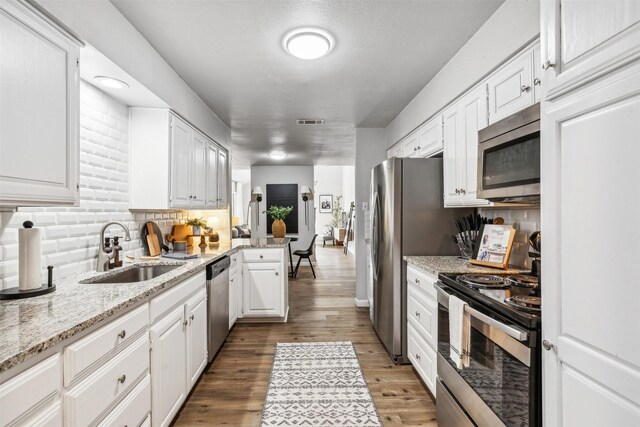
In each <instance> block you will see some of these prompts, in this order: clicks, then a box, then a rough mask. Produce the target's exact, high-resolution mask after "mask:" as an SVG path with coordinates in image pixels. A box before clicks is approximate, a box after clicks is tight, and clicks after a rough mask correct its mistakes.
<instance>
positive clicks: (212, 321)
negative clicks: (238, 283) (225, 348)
mask: <svg viewBox="0 0 640 427" xmlns="http://www.w3.org/2000/svg"><path fill="white" fill-rule="evenodd" d="M230 265H231V261H230V260H229V257H228V256H225V257H222V258H220V259H218V260H216V261H214V262H212V263H211V264H209V265H207V301H208V304H209V307H208V310H207V331H208V333H209V347H208V350H209V362H211V361H212V360H213V358H214V357H215V355H216V353H218V350H220V347H222V344H223V343H224V340H225V339H226V338H227V335H228V334H229V266H230Z"/></svg>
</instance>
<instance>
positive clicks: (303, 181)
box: [251, 166, 315, 262]
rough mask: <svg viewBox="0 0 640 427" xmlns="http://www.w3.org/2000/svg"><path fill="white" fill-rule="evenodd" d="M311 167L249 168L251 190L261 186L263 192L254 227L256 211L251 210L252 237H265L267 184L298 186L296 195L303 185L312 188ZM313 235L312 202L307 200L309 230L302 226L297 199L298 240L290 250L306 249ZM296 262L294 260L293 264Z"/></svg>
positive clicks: (302, 206)
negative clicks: (256, 224) (257, 223)
mask: <svg viewBox="0 0 640 427" xmlns="http://www.w3.org/2000/svg"><path fill="white" fill-rule="evenodd" d="M313 179H314V178H313V166H251V188H255V187H256V186H261V187H262V191H264V192H265V194H264V196H263V200H262V202H261V203H260V212H259V214H260V225H259V227H256V226H255V223H256V220H255V218H256V217H255V214H256V213H257V212H256V211H257V209H253V210H254V212H253V213H252V216H251V218H252V223H251V234H252V236H253V237H264V236H266V235H267V221H271V219H270V218H268V217H267V216H266V214H263V213H262V211H264V210H265V209H267V206H266V202H267V195H266V191H267V184H298V193H299V192H300V188H301V187H302V186H303V185H307V186H309V187H312V186H313ZM314 234H315V216H314V200H309V229H307V227H306V226H305V225H304V202H303V201H302V196H301V195H300V194H299V197H298V238H299V240H298V241H297V242H293V243H292V244H291V249H292V250H296V249H306V248H308V247H309V243H311V239H312V238H313V235H314ZM295 261H296V260H294V262H295Z"/></svg>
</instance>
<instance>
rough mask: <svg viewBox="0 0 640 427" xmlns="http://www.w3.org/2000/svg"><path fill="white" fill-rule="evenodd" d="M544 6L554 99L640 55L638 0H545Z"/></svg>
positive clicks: (547, 76) (545, 57)
mask: <svg viewBox="0 0 640 427" xmlns="http://www.w3.org/2000/svg"><path fill="white" fill-rule="evenodd" d="M540 9H541V34H542V58H541V61H542V64H545V63H547V64H549V67H548V68H547V71H546V72H545V75H544V81H545V88H546V90H547V97H548V98H549V99H552V98H555V97H557V96H560V95H562V94H563V93H567V92H568V91H570V90H573V89H575V88H578V87H580V86H582V85H584V84H585V83H586V82H588V81H590V80H593V79H594V78H597V77H599V76H603V75H606V74H607V73H609V72H611V71H612V70H615V69H616V68H620V67H621V66H623V65H624V64H628V63H630V62H632V61H634V60H636V59H637V58H638V57H640V25H638V22H640V2H638V1H637V0H616V1H597V0H583V1H572V0H552V1H543V2H540ZM547 61H548V62H547Z"/></svg>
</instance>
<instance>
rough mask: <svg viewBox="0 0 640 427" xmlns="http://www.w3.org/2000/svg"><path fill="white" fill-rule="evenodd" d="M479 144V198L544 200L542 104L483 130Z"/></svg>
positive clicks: (510, 200) (525, 200)
mask: <svg viewBox="0 0 640 427" xmlns="http://www.w3.org/2000/svg"><path fill="white" fill-rule="evenodd" d="M478 141H479V142H478V144H479V145H478V197H479V198H481V199H488V200H493V201H499V202H535V201H538V200H539V199H540V104H535V105H532V106H531V107H529V108H526V109H524V110H522V111H519V112H518V113H516V114H514V115H512V116H509V117H507V118H505V119H503V120H500V121H499V122H496V123H494V124H492V125H491V126H487V127H486V128H484V129H481V130H480V131H479V132H478Z"/></svg>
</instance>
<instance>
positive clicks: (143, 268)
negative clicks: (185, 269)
mask: <svg viewBox="0 0 640 427" xmlns="http://www.w3.org/2000/svg"><path fill="white" fill-rule="evenodd" d="M178 267H181V265H140V266H135V267H132V268H129V269H127V270H124V271H122V272H120V273H117V274H113V275H109V276H107V277H98V278H96V279H89V280H87V281H86V282H85V283H134V282H143V281H145V280H151V279H155V278H156V277H158V276H161V275H163V274H165V273H168V272H170V271H171V270H175V269H176V268H178Z"/></svg>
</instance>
